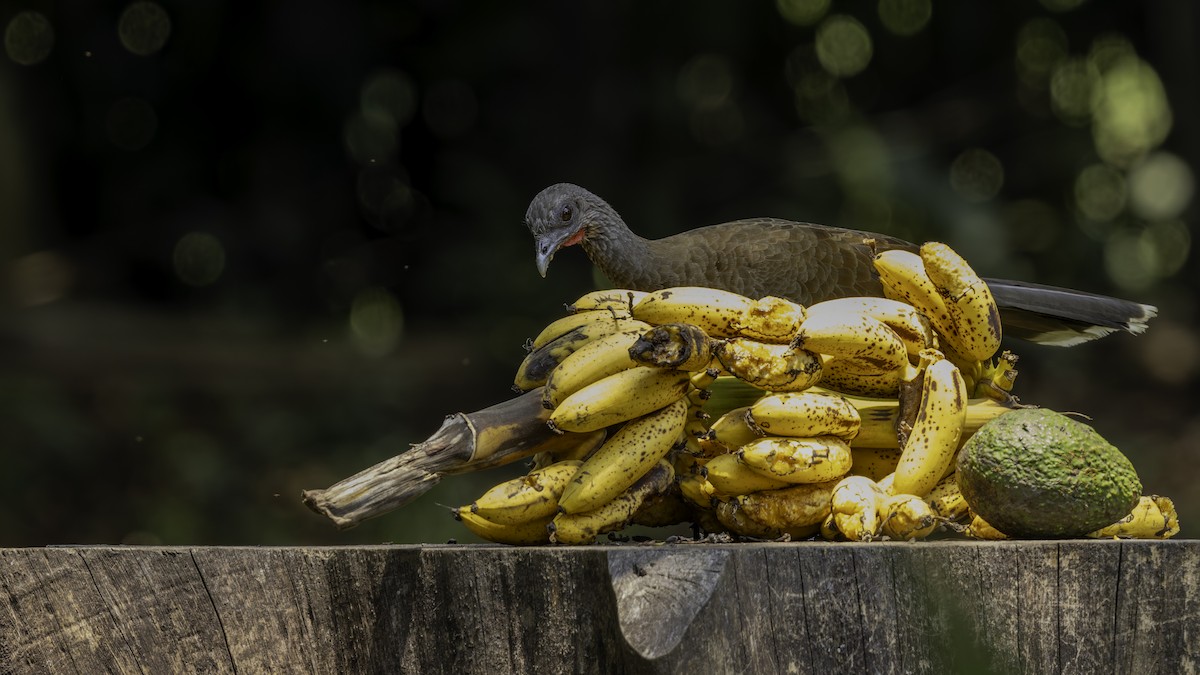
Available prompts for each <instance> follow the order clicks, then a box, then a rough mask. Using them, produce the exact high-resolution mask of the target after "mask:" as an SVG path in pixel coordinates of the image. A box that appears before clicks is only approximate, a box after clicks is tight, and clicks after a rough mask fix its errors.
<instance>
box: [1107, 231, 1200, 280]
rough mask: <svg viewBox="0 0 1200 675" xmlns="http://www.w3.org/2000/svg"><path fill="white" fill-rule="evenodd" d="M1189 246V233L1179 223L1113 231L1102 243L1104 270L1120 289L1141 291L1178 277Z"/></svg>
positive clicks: (1190, 242)
mask: <svg viewBox="0 0 1200 675" xmlns="http://www.w3.org/2000/svg"><path fill="white" fill-rule="evenodd" d="M1191 245H1192V240H1191V233H1190V232H1189V231H1188V229H1187V226H1186V225H1184V224H1183V223H1182V222H1179V221H1167V222H1163V223H1153V224H1151V225H1150V226H1148V227H1145V228H1141V229H1138V228H1121V229H1117V230H1114V231H1113V232H1112V233H1111V234H1110V235H1109V237H1108V239H1107V240H1106V241H1105V243H1104V269H1105V271H1106V272H1107V273H1108V276H1109V278H1110V279H1112V280H1113V283H1115V284H1117V285H1118V286H1120V287H1121V288H1123V289H1125V290H1127V291H1143V290H1145V289H1147V288H1149V287H1151V286H1153V285H1154V283H1155V282H1157V281H1158V280H1160V279H1164V278H1167V277H1170V276H1173V275H1174V274H1176V273H1178V272H1179V270H1180V269H1182V268H1183V265H1184V263H1185V262H1187V257H1188V254H1189V252H1190V250H1191Z"/></svg>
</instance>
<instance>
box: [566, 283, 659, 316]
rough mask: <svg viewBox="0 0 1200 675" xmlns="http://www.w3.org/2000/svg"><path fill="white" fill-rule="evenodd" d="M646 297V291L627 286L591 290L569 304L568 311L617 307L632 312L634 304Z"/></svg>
mask: <svg viewBox="0 0 1200 675" xmlns="http://www.w3.org/2000/svg"><path fill="white" fill-rule="evenodd" d="M644 297H646V292H645V291H631V290H629V289H627V288H607V289H603V290H597V291H589V292H587V293H584V294H583V295H581V296H579V299H578V300H576V301H575V302H572V303H571V304H569V305H567V311H569V312H571V313H577V312H587V311H591V310H597V309H615V310H624V311H626V312H632V311H633V306H634V305H636V304H638V302H639V301H641V299H642V298H644Z"/></svg>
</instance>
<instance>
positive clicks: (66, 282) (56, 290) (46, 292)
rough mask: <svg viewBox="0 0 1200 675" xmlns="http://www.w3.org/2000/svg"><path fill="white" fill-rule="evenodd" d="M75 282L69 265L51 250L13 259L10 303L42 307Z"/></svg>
mask: <svg viewBox="0 0 1200 675" xmlns="http://www.w3.org/2000/svg"><path fill="white" fill-rule="evenodd" d="M74 280H75V269H74V267H73V266H72V265H71V262H70V261H69V260H67V259H66V258H65V257H63V256H62V255H60V254H59V253H57V252H55V251H38V252H37V253H30V254H29V255H26V256H23V257H20V258H17V259H16V260H14V261H13V262H12V265H11V266H10V267H9V288H10V289H11V292H12V295H13V300H15V301H16V303H17V304H18V305H20V306H23V307H35V306H37V305H45V304H48V303H51V302H54V301H55V300H59V299H61V298H62V297H64V296H65V295H66V294H67V292H68V291H69V290H70V288H71V284H72V283H73V282H74Z"/></svg>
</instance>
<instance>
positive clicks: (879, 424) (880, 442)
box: [813, 388, 1022, 448]
mask: <svg viewBox="0 0 1200 675" xmlns="http://www.w3.org/2000/svg"><path fill="white" fill-rule="evenodd" d="M813 391H822V389H821V388H814V390H813ZM844 398H845V399H846V400H847V401H849V402H850V403H851V404H852V405H854V407H855V408H856V409H857V410H858V415H859V419H860V420H861V422H860V424H859V427H858V434H857V435H856V436H855V437H854V438H852V439H850V447H853V448H899V447H900V443H899V440H898V439H897V436H896V423H897V421H898V419H899V415H900V404H899V401H897V400H896V399H895V398H873V397H866V396H845V397H844ZM1021 407H1022V406H1021V405H1020V404H1018V403H1016V402H1015V401H1014V400H1013V399H1012V398H1011V397H1010V398H1008V399H1006V400H997V399H993V398H972V399H968V400H967V417H966V420H965V421H964V422H963V431H962V437H961V438H960V439H959V445H962V443H963V441H966V440H967V439H968V438H970V437H971V435H972V434H974V433H975V432H976V431H978V430H979V427H981V426H983V425H984V424H986V423H987V422H989V421H991V420H993V419H995V418H997V417H999V416H1001V415H1003V414H1005V413H1008V412H1012V411H1013V410H1018V409H1020V408H1021Z"/></svg>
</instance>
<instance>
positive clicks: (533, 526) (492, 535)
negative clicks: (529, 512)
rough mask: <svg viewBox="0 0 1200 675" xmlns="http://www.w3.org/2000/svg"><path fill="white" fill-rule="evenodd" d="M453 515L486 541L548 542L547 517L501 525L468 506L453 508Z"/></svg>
mask: <svg viewBox="0 0 1200 675" xmlns="http://www.w3.org/2000/svg"><path fill="white" fill-rule="evenodd" d="M454 517H455V518H456V519H458V520H459V521H460V522H462V524H463V525H465V526H466V528H467V529H468V530H470V531H471V533H472V534H474V535H475V536H477V537H479V538H481V539H487V540H488V541H494V542H496V543H497V544H510V545H512V546H535V545H537V544H546V543H549V542H550V533H549V532H548V531H547V529H546V528H547V527H548V526H549V525H550V522H551V520H550V519H549V518H544V519H542V520H535V521H531V522H527V523H521V524H519V525H502V524H500V523H493V522H492V521H490V520H487V519H486V518H483V517H481V516H478V515H476V514H474V513H471V507H470V506H463V507H460V508H458V509H455V510H454Z"/></svg>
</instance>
